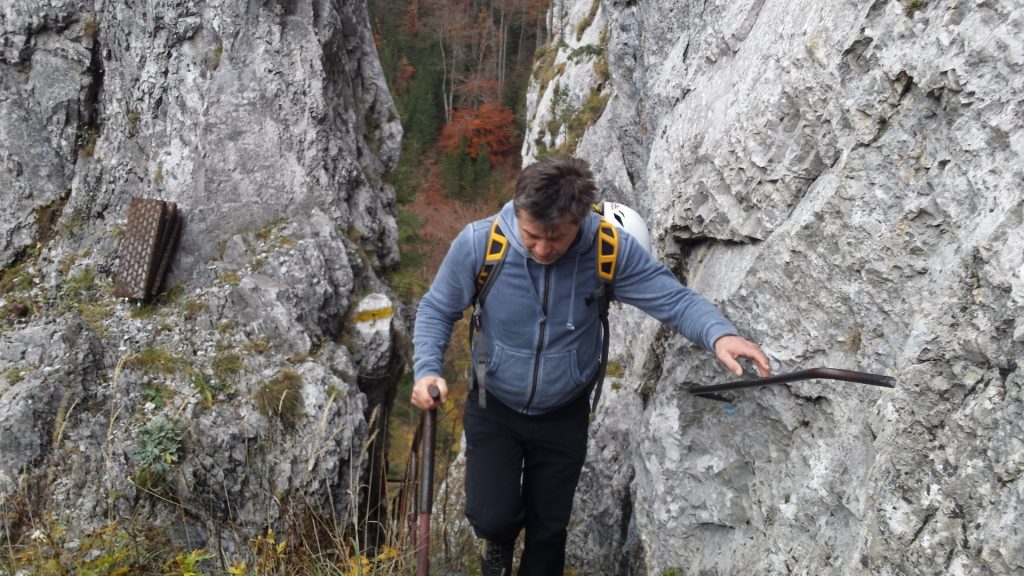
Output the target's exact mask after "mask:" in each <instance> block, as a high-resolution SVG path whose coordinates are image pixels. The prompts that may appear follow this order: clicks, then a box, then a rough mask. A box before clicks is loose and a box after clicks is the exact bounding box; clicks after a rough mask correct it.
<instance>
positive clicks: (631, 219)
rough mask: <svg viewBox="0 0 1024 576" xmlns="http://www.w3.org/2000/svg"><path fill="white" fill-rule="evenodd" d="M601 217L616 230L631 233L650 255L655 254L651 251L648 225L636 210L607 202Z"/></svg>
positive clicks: (603, 206) (602, 209)
mask: <svg viewBox="0 0 1024 576" xmlns="http://www.w3.org/2000/svg"><path fill="white" fill-rule="evenodd" d="M601 215H602V216H603V217H604V219H605V220H607V221H609V222H611V223H612V224H614V225H615V227H616V228H618V229H620V230H625V231H626V232H629V235H630V236H632V237H633V238H634V239H636V241H637V242H639V243H640V245H641V246H643V247H644V250H647V252H648V253H649V254H654V252H652V251H651V233H650V232H649V231H648V230H647V223H646V222H644V219H643V218H641V217H640V215H639V214H637V213H636V210H633V209H632V208H630V207H629V206H626V205H625V204H619V203H618V202H605V203H604V204H602V205H601Z"/></svg>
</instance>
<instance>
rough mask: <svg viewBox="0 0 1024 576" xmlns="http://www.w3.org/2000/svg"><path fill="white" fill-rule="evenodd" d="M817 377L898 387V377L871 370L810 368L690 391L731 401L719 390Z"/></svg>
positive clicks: (701, 387) (884, 386) (714, 398)
mask: <svg viewBox="0 0 1024 576" xmlns="http://www.w3.org/2000/svg"><path fill="white" fill-rule="evenodd" d="M815 378H821V379H825V380H843V381H845V382H856V383H858V384H869V385H871V386H881V387H883V388H895V387H896V379H895V378H893V377H891V376H883V375H881V374H871V373H869V372H854V371H853V370H841V369H839V368H811V369H808V370H799V371H797V372H790V373H789V374H778V375H775V376H769V377H768V378H754V379H751V380H739V381H736V382H726V383H725V384H712V385H710V386H697V387H695V388H690V389H689V390H688V391H689V392H690V394H696V395H697V396H703V397H706V398H711V399H713V400H723V401H726V402H729V401H731V400H730V399H728V398H726V397H724V396H722V395H720V394H717V392H724V391H726V390H739V389H741V388H753V387H755V386H765V385H769V384H784V383H786V382H795V381H797V380H813V379H815Z"/></svg>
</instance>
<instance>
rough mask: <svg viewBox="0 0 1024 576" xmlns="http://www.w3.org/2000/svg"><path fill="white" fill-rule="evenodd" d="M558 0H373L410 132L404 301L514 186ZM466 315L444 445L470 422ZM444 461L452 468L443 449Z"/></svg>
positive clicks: (404, 173) (401, 280)
mask: <svg viewBox="0 0 1024 576" xmlns="http://www.w3.org/2000/svg"><path fill="white" fill-rule="evenodd" d="M547 5H548V2H547V0H505V1H498V0H370V2H369V10H370V21H371V25H372V27H373V32H374V42H375V44H376V47H377V51H378V54H379V57H380V60H381V64H382V66H383V68H384V73H385V76H386V78H387V81H388V86H389V87H390V90H391V94H392V97H393V98H394V101H395V106H396V108H397V110H398V113H399V115H400V117H401V122H402V127H403V130H404V136H403V141H402V153H401V158H400V161H399V165H398V169H397V170H396V172H395V174H394V180H393V183H394V186H395V192H396V196H397V199H398V204H399V214H398V226H399V241H400V248H401V254H402V259H401V265H400V267H399V269H398V270H396V271H394V272H393V273H392V274H391V275H390V277H389V280H390V282H391V285H392V286H393V287H394V289H395V290H396V291H397V292H398V294H399V296H400V297H401V298H402V300H403V301H404V302H406V303H407V304H409V305H415V303H416V302H417V301H418V299H419V297H420V296H421V295H422V294H423V293H424V292H425V291H426V289H427V287H428V286H429V283H430V281H431V280H432V279H433V275H434V273H435V271H436V270H437V267H438V266H439V265H440V263H441V260H442V259H443V258H444V255H445V253H446V252H447V250H448V246H449V244H450V243H451V240H452V239H453V238H454V237H455V235H456V234H458V232H459V230H461V229H462V227H463V226H465V225H466V224H467V223H469V222H471V221H473V220H476V219H479V218H482V217H484V216H486V215H488V214H492V213H494V212H495V211H497V209H498V208H500V206H501V204H503V203H504V202H505V201H506V200H507V199H508V198H510V197H511V195H512V190H513V188H514V185H515V179H516V177H517V176H518V173H519V169H520V165H521V157H520V149H521V147H522V138H523V134H524V133H525V111H526V90H527V87H528V85H529V80H530V74H531V68H532V66H533V63H534V61H535V59H536V54H537V53H538V52H540V51H543V47H544V46H546V45H547V43H548V39H547V38H546V35H547V30H546V24H545V17H546V12H547ZM465 330H466V323H465V322H460V323H459V324H458V325H457V326H456V330H455V334H454V335H453V337H452V346H451V349H450V350H449V354H448V358H447V360H446V365H445V378H446V379H447V380H448V383H449V387H450V394H451V398H452V399H453V400H454V401H450V402H449V403H448V404H447V406H446V408H445V410H444V413H443V414H442V418H441V423H440V426H439V428H440V431H441V434H440V436H439V438H438V442H439V447H441V448H442V450H441V451H440V452H439V454H446V455H448V456H454V454H455V452H457V450H458V446H457V445H456V443H455V441H456V440H457V439H458V437H459V435H460V434H461V429H460V420H461V418H460V417H459V416H460V413H461V401H462V400H463V399H464V398H465V395H466V388H467V382H466V375H467V374H468V366H469V350H468V346H467V344H466V340H467V337H466V333H465ZM411 387H412V374H411V373H409V374H406V375H405V376H404V378H403V380H402V383H401V385H400V387H399V391H398V396H397V400H396V402H395V406H394V409H393V411H392V414H391V424H390V430H391V433H390V435H389V436H390V439H389V453H390V454H389V463H390V472H389V476H390V477H391V478H393V479H395V480H400V479H401V478H403V477H404V474H405V466H406V459H407V456H408V451H409V447H410V446H411V444H412V437H413V434H414V433H415V430H416V427H417V426H418V423H419V412H418V411H417V410H414V409H412V407H411V406H410V404H409V401H408V398H409V394H410V392H411ZM438 465H439V467H440V469H442V470H443V469H445V468H446V462H445V461H443V460H442V461H439V462H438Z"/></svg>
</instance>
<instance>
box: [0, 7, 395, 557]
mask: <svg viewBox="0 0 1024 576" xmlns="http://www.w3.org/2000/svg"><path fill="white" fill-rule="evenodd" d="M0 50H2V52H0V135H2V137H0V194H2V199H3V201H2V202H0V265H2V267H3V276H2V282H0V283H2V286H3V294H2V296H0V506H3V507H4V514H3V518H4V523H5V530H4V531H3V532H2V533H3V534H4V535H3V536H0V541H3V542H5V541H6V539H8V538H11V539H15V540H17V539H18V538H20V537H23V536H24V535H25V534H26V533H27V532H26V531H29V532H30V531H31V530H32V529H34V528H38V526H35V525H34V520H33V518H35V519H39V518H43V517H47V518H53V519H54V522H56V523H58V524H60V525H62V526H63V527H64V528H67V529H73V530H76V531H88V530H91V529H94V528H98V527H100V526H103V525H105V524H106V523H107V522H110V521H117V522H119V523H122V524H123V523H126V522H128V521H133V522H139V523H140V524H142V525H144V526H145V525H148V526H161V527H170V526H173V527H174V528H173V529H168V530H167V534H168V535H169V536H171V537H172V539H174V540H175V541H176V542H179V543H181V544H182V545H183V546H184V543H186V542H188V543H189V544H188V545H190V546H192V547H193V548H195V547H206V548H207V549H211V550H217V551H218V552H221V553H224V554H226V555H227V556H228V557H229V558H230V557H238V558H244V557H245V554H246V553H247V551H248V552H251V550H249V548H250V546H249V544H248V539H249V538H251V537H252V536H254V535H256V534H262V533H264V532H265V530H266V529H267V528H268V527H269V528H273V529H274V530H275V531H276V532H277V533H278V534H281V535H283V537H288V538H290V540H291V542H293V543H298V542H300V541H302V538H305V537H309V538H312V537H314V536H316V535H315V534H313V533H312V532H311V531H309V530H304V529H303V528H308V527H309V526H311V525H314V524H315V525H319V526H325V527H326V526H330V527H331V533H332V534H334V535H340V534H343V533H349V534H351V533H352V532H351V527H349V528H346V527H345V525H346V524H347V523H349V520H350V519H352V518H355V517H359V518H363V519H367V518H373V517H374V515H375V514H379V513H380V510H379V509H378V508H377V507H376V505H377V500H376V498H375V496H374V495H373V494H369V493H368V492H367V490H366V485H367V483H368V482H369V478H370V472H371V471H372V470H376V471H378V472H379V471H380V469H381V465H380V461H379V455H378V454H375V453H374V449H373V448H371V449H370V450H369V451H368V450H367V445H368V438H369V437H370V430H369V428H368V420H374V419H376V420H374V421H376V422H380V421H383V418H382V417H380V416H379V415H377V416H375V415H374V413H375V412H379V411H380V410H385V409H386V406H387V404H388V402H390V400H391V397H392V396H393V392H392V390H393V387H394V384H395V380H396V377H397V372H398V371H400V369H401V364H402V355H401V351H400V349H399V347H398V346H396V341H397V337H398V336H399V333H400V332H401V331H402V330H403V329H402V327H401V325H400V324H398V323H395V322H394V318H395V316H396V314H395V313H394V311H393V310H392V308H395V307H397V306H398V304H397V303H396V302H394V299H393V298H392V297H391V296H390V295H389V291H388V289H387V287H386V285H385V284H384V282H383V280H382V279H381V277H382V274H383V272H385V271H386V270H387V269H388V268H389V267H391V266H393V265H395V264H396V263H397V260H398V248H397V234H396V226H395V220H394V191H393V190H392V188H391V186H390V185H389V184H387V183H386V182H385V181H384V178H385V175H386V173H387V172H388V171H389V170H391V169H393V168H394V166H395V163H396V161H397V154H398V150H399V140H400V137H401V127H400V124H399V122H398V119H397V116H396V114H395V112H394V107H393V104H392V102H391V99H390V96H389V94H388V90H387V87H386V86H385V84H384V80H383V75H382V73H381V70H380V65H379V62H378V60H377V55H376V50H375V48H374V46H373V39H372V35H371V32H370V29H369V23H368V17H367V14H366V7H365V3H362V2H327V1H322V0H304V1H299V2H194V1H191V0H172V1H167V2H155V3H154V2H142V3H139V2H118V1H112V2H105V1H99V2H73V1H72V2H57V1H53V2H34V1H33V2H29V1H18V0H14V1H6V2H4V3H3V5H2V6H0ZM133 196H146V197H156V198H161V199H164V200H168V201H173V202H176V203H177V204H178V207H179V209H180V210H181V212H182V213H183V215H184V218H185V227H184V232H183V235H182V238H181V242H180V245H179V249H178V254H177V258H176V259H175V261H174V262H173V268H172V271H171V275H170V279H169V282H168V285H169V286H171V287H172V289H171V290H170V291H169V292H168V293H166V294H164V295H163V296H161V297H160V298H158V299H157V301H156V302H155V303H153V304H150V305H146V306H139V305H137V304H135V303H130V302H126V301H121V300H118V299H116V298H114V297H113V295H112V277H113V275H114V274H115V273H116V271H117V269H118V266H119V262H118V247H119V244H120V238H121V236H122V235H123V233H124V228H125V224H126V222H125V218H126V209H127V206H128V203H129V201H130V199H131V198H132V197H133ZM367 301H368V302H369V303H370V308H372V310H375V311H376V312H375V313H374V315H373V316H372V318H370V319H366V318H361V317H360V316H359V315H358V314H357V313H356V310H359V309H361V308H360V307H365V306H364V303H366V302H367ZM382 310H383V311H382ZM385 312H386V313H385ZM371 320H372V322H371ZM379 436H381V435H378V437H379ZM370 445H371V446H375V447H376V448H378V449H379V447H380V443H379V442H378V443H376V444H373V443H371V444H370ZM163 464H168V465H167V466H164V465H163ZM355 494H360V495H361V496H365V498H360V499H353V498H352V496H353V495H355ZM354 510H356V512H353V511H354ZM48 515H49V516H48ZM335 523H336V525H335ZM346 530H348V532H346ZM321 542H323V541H321ZM363 544H364V545H365V544H366V542H365V541H364V542H363Z"/></svg>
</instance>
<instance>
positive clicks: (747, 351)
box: [715, 335, 772, 378]
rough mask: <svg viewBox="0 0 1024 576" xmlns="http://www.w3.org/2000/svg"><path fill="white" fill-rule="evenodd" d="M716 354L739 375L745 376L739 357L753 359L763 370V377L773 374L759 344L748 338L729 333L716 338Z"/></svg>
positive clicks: (720, 360) (729, 368) (758, 367)
mask: <svg viewBox="0 0 1024 576" xmlns="http://www.w3.org/2000/svg"><path fill="white" fill-rule="evenodd" d="M715 356H717V357H718V361H719V362H721V363H722V365H723V366H725V367H726V368H727V369H728V370H729V371H730V372H732V373H733V374H735V375H737V376H743V368H742V367H741V366H740V364H739V362H737V361H736V359H737V358H749V359H751V360H753V361H754V364H756V365H757V369H758V371H759V372H761V377H762V378H767V377H768V376H771V375H772V370H771V368H770V367H769V366H768V358H767V357H765V355H764V353H763V352H761V349H760V348H758V347H757V344H754V343H753V342H751V341H750V340H747V339H746V338H742V337H740V336H732V335H729V336H722V337H721V338H719V339H718V340H715Z"/></svg>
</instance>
